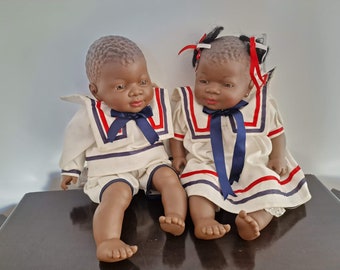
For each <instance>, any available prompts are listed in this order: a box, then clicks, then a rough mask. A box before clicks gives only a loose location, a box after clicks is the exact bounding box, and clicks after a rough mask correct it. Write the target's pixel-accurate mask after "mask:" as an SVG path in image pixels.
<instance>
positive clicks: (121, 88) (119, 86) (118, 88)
mask: <svg viewBox="0 0 340 270" xmlns="http://www.w3.org/2000/svg"><path fill="white" fill-rule="evenodd" d="M115 88H116V90H118V91H120V90H124V85H123V84H118V85H116V87H115Z"/></svg>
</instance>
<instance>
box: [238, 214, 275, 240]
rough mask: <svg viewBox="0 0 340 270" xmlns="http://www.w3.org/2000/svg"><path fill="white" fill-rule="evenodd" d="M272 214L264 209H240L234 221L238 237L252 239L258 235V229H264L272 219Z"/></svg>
mask: <svg viewBox="0 0 340 270" xmlns="http://www.w3.org/2000/svg"><path fill="white" fill-rule="evenodd" d="M272 218H273V216H272V215H271V214H270V213H268V212H267V211H265V210H259V211H255V212H251V213H246V212H245V211H243V210H242V211H240V213H239V214H238V215H237V217H236V220H235V223H236V226H237V230H238V233H239V235H240V237H241V238H242V239H244V240H254V239H256V238H258V237H259V236H260V231H261V230H262V229H264V228H265V227H266V226H267V225H268V224H269V223H270V221H271V220H272Z"/></svg>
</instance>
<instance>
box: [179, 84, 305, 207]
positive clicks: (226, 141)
mask: <svg viewBox="0 0 340 270" xmlns="http://www.w3.org/2000/svg"><path fill="white" fill-rule="evenodd" d="M173 101H175V102H176V105H175V108H174V111H173V121H174V137H175V139H177V140H181V141H183V144H184V147H185V149H186V150H187V151H188V154H187V164H186V166H185V168H184V170H183V172H182V174H181V182H182V185H183V187H184V188H185V190H186V192H187V194H188V196H189V197H190V196H193V195H197V196H202V197H205V198H207V199H208V200H210V201H211V202H213V203H214V204H215V205H216V206H218V207H220V208H222V209H224V210H226V211H228V212H231V213H236V214H237V213H239V211H240V210H245V211H246V212H254V211H257V210H261V209H271V208H274V209H276V208H293V207H297V206H299V205H301V204H304V203H305V202H307V201H308V200H309V199H310V198H311V195H310V193H309V190H308V187H307V183H306V178H305V175H304V173H303V172H302V170H301V168H300V167H299V165H298V164H297V163H296V161H295V160H294V159H293V157H292V156H291V154H290V153H289V152H288V151H287V153H286V160H287V163H288V172H287V173H286V174H285V175H282V176H280V175H278V174H277V173H276V172H275V171H273V170H271V169H269V168H268V167H267V163H268V159H269V154H270V153H271V150H272V148H271V139H272V138H274V137H276V136H278V135H280V134H282V133H283V132H284V129H283V125H282V121H281V117H280V115H279V112H278V110H277V106H276V103H275V101H274V99H273V98H272V97H270V96H269V95H268V93H267V83H266V84H264V85H263V86H262V87H259V88H256V87H254V88H253V89H252V91H251V93H250V95H249V96H248V97H247V98H245V101H247V102H248V105H247V106H245V107H243V108H242V109H240V111H241V113H242V115H243V119H244V125H245V130H246V142H245V159H244V166H243V170H242V173H241V174H240V177H239V179H238V181H234V182H233V183H232V184H231V189H232V191H233V192H234V194H233V195H231V194H228V196H227V197H226V198H225V197H224V196H222V191H221V185H220V183H219V179H218V174H217V172H216V168H215V163H214V158H213V151H212V145H211V141H210V120H211V118H210V116H209V115H208V114H206V113H204V112H203V107H202V105H200V104H198V103H197V102H196V101H195V98H194V94H193V91H192V89H191V88H190V87H179V88H176V89H175V90H174V93H173ZM221 130H222V136H223V154H224V160H225V165H226V172H227V175H229V174H230V167H231V163H232V158H233V151H234V144H235V139H236V134H237V127H236V126H235V122H234V119H233V118H232V117H221Z"/></svg>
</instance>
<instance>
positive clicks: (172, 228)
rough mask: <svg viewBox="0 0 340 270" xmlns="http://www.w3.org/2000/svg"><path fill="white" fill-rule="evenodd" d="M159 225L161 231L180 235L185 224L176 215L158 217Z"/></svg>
mask: <svg viewBox="0 0 340 270" xmlns="http://www.w3.org/2000/svg"><path fill="white" fill-rule="evenodd" d="M159 224H160V226H161V228H162V230H163V231H165V232H168V233H171V234H173V235H176V236H177V235H181V234H182V233H183V232H184V229H185V222H184V220H183V219H182V218H180V217H179V216H177V215H168V216H160V217H159Z"/></svg>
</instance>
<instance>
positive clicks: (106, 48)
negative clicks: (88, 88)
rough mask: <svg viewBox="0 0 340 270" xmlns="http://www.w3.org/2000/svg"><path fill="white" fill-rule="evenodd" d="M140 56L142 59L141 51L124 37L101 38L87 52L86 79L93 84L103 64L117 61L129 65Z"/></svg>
mask: <svg viewBox="0 0 340 270" xmlns="http://www.w3.org/2000/svg"><path fill="white" fill-rule="evenodd" d="M141 56H142V57H144V55H143V53H142V51H141V49H140V48H139V47H138V46H137V45H136V43H134V42H133V41H131V40H130V39H128V38H126V37H122V36H113V35H112V36H104V37H101V38H99V39H97V40H96V41H94V42H93V43H92V45H91V46H90V48H89V50H88V52H87V55H86V61H85V67H86V74H87V77H88V79H89V81H90V82H91V83H94V82H96V81H97V79H98V78H99V76H100V72H101V68H102V66H103V65H104V64H105V63H108V62H110V61H119V62H120V63H121V64H129V63H133V62H134V61H135V59H136V58H137V57H141Z"/></svg>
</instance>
